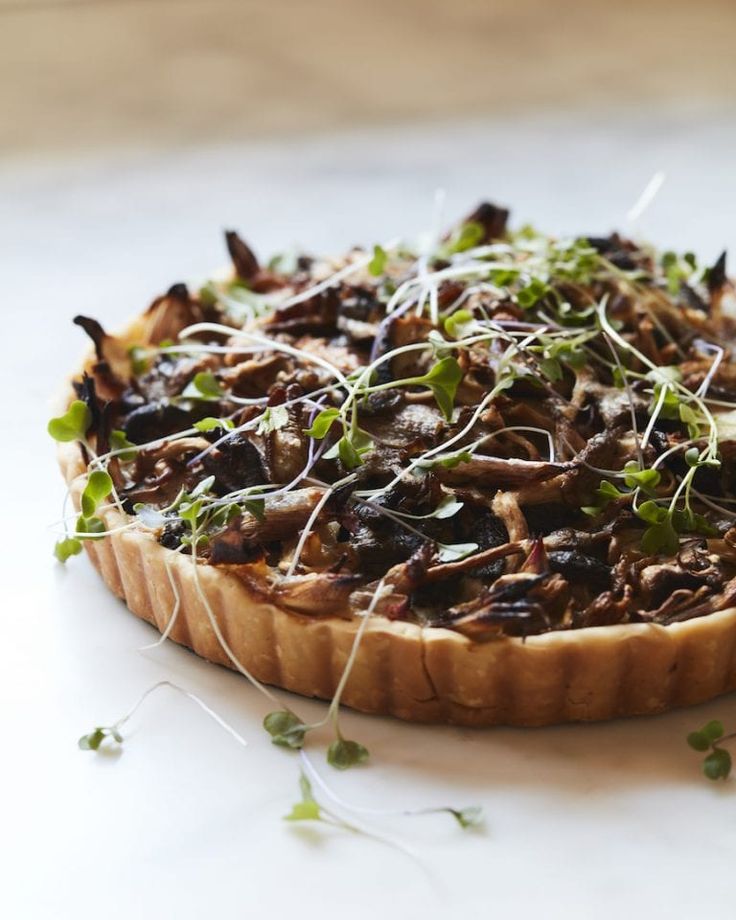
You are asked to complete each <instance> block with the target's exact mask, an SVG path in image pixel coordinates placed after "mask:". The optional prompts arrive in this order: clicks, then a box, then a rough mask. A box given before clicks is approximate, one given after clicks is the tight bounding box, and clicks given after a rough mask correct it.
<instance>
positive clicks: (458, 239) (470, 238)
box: [443, 220, 486, 255]
mask: <svg viewBox="0 0 736 920" xmlns="http://www.w3.org/2000/svg"><path fill="white" fill-rule="evenodd" d="M485 233H486V231H485V228H484V227H483V224H481V223H479V222H478V221H475V220H468V221H466V222H465V223H464V224H461V225H460V226H459V227H457V228H456V229H455V230H454V231H453V233H452V236H451V237H450V239H449V240H448V241H447V244H446V245H445V247H443V248H444V252H445V253H446V254H447V255H455V254H456V253H459V252H467V250H468V249H473V248H474V247H475V246H477V245H478V244H479V243H481V242H482V240H483V237H484V236H485Z"/></svg>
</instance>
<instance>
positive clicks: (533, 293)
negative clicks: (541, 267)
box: [516, 278, 550, 310]
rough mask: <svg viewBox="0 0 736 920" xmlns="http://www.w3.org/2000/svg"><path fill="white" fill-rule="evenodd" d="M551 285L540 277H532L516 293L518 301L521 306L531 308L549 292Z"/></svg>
mask: <svg viewBox="0 0 736 920" xmlns="http://www.w3.org/2000/svg"><path fill="white" fill-rule="evenodd" d="M549 291H550V286H549V285H548V284H547V283H546V282H544V281H542V280H541V279H540V278H532V279H531V280H530V281H529V283H528V284H526V285H524V287H523V288H521V290H520V291H518V292H517V294H516V302H517V303H518V304H519V306H520V307H523V309H525V310H529V309H530V308H531V307H533V306H535V304H537V303H539V301H540V300H541V299H542V298H543V297H544V296H545V294H548V293H549Z"/></svg>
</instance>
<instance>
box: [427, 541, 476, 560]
mask: <svg viewBox="0 0 736 920" xmlns="http://www.w3.org/2000/svg"><path fill="white" fill-rule="evenodd" d="M478 549H479V547H478V544H477V543H438V544H437V550H438V551H437V559H438V560H439V561H440V562H458V561H459V560H460V559H464V558H465V557H466V556H470V555H472V554H473V553H475V552H477V551H478Z"/></svg>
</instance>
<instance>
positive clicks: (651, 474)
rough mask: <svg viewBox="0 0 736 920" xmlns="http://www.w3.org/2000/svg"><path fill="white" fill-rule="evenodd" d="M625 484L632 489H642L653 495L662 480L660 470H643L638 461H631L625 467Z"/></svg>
mask: <svg viewBox="0 0 736 920" xmlns="http://www.w3.org/2000/svg"><path fill="white" fill-rule="evenodd" d="M624 473H625V476H624V482H625V483H626V485H627V486H628V487H629V488H630V489H636V488H640V489H641V490H642V491H643V492H646V493H647V494H649V495H651V494H652V493H653V492H654V489H655V488H656V486H658V485H659V482H660V480H661V479H662V474H661V473H660V472H659V470H643V469H641V468H640V466H639V464H638V463H637V462H636V460H630V461H629V462H628V463H627V464H626V466H625V467H624Z"/></svg>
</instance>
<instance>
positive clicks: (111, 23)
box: [0, 0, 736, 155]
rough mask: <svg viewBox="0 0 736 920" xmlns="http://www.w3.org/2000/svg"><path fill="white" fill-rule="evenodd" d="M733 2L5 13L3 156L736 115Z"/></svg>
mask: <svg viewBox="0 0 736 920" xmlns="http://www.w3.org/2000/svg"><path fill="white" fill-rule="evenodd" d="M735 36H736V2H734V0H698V2H692V0H639V2H630V0H624V2H619V3H610V2H598V0H590V2H587V3H585V2H580V0H557V2H548V0H446V2H442V0H303V2H302V0H275V2H274V0H271V2H268V0H0V115H1V116H2V117H0V152H2V153H4V154H6V155H7V154H27V153H37V154H43V153H47V152H58V151H79V150H89V149H90V148H93V149H94V148H100V147H106V146H121V145H123V146H132V147H139V146H144V147H148V146H150V145H160V144H163V145H167V146H168V145H181V144H185V145H193V144H194V145H196V144H202V143H215V142H219V141H233V140H240V139H249V138H253V137H264V136H273V135H278V136H280V135H284V134H293V133H294V132H297V133H302V132H309V133H312V132H316V131H321V130H325V129H342V128H346V127H354V126H362V125H374V124H380V123H388V124H396V123H405V122H407V121H414V120H423V121H426V120H427V119H441V118H448V117H462V116H468V115H469V116H475V117H477V116H485V115H494V114H501V115H508V114H510V113H517V112H524V111H533V110H545V111H557V110H569V109H571V108H582V109H587V110H591V109H593V110H595V109H601V108H603V109H605V108H606V107H613V108H621V107H627V106H635V107H642V106H644V107H646V106H650V107H652V108H655V107H656V108H659V107H662V106H666V107H674V108H676V109H681V110H690V109H693V108H694V109H695V110H697V111H702V110H703V108H712V107H718V106H722V105H725V106H731V108H732V109H733V107H734V99H736V50H735V44H736V43H735V40H734V37H735Z"/></svg>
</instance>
